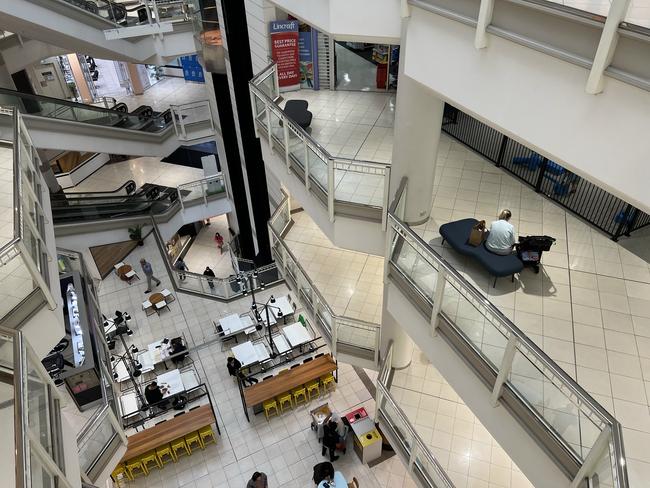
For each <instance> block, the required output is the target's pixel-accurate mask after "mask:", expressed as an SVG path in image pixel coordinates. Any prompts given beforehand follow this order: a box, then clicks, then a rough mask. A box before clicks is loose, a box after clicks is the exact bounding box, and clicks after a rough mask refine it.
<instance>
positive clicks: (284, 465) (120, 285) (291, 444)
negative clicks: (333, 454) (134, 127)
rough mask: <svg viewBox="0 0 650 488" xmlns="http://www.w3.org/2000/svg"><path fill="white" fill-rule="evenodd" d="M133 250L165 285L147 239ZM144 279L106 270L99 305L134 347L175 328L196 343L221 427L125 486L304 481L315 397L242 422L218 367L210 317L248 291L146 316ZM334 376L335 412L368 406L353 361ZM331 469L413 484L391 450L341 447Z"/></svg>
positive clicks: (293, 484) (222, 359) (311, 458)
mask: <svg viewBox="0 0 650 488" xmlns="http://www.w3.org/2000/svg"><path fill="white" fill-rule="evenodd" d="M141 256H146V257H147V259H149V260H150V262H151V263H152V265H153V268H154V271H155V272H156V273H157V274H158V277H159V278H160V279H161V280H162V284H161V286H160V288H163V287H167V288H171V282H170V280H169V278H168V277H167V276H166V275H164V271H163V269H164V268H163V266H162V258H161V257H160V255H159V254H158V252H157V249H156V247H155V243H154V242H153V241H152V240H151V238H147V239H146V240H145V245H144V246H143V247H140V248H138V249H136V250H135V251H134V252H133V253H132V254H131V255H130V256H129V257H128V258H127V261H128V262H132V263H137V262H138V260H139V258H140V257H141ZM145 286H146V284H145V283H143V281H140V282H136V284H134V285H131V286H129V285H127V284H125V283H124V282H122V281H120V280H118V279H117V278H116V277H115V276H114V275H109V276H108V277H107V278H106V279H105V280H104V281H103V282H102V283H101V285H100V287H99V296H100V303H101V306H102V309H103V310H105V311H106V312H107V313H112V312H113V311H114V310H116V309H117V310H126V311H128V312H129V313H130V314H131V315H132V317H133V323H132V324H131V327H132V329H133V330H134V335H133V336H131V337H130V338H129V340H130V342H133V343H135V344H136V345H138V346H142V345H145V344H148V343H149V342H151V341H152V340H154V339H159V338H160V337H163V336H167V337H169V336H171V335H172V334H179V333H182V334H184V335H185V337H186V339H187V341H188V343H189V345H190V347H195V346H201V348H200V349H199V350H198V351H192V353H191V356H192V357H194V359H195V365H196V369H197V371H198V373H199V375H200V377H201V379H202V381H204V382H207V383H208V385H209V387H210V391H211V396H212V401H213V403H214V406H215V410H216V413H217V418H218V421H219V425H220V427H221V430H222V434H221V436H220V437H219V439H218V443H217V445H216V446H215V445H212V446H208V447H206V449H205V451H198V452H194V453H193V454H192V456H191V457H184V458H181V459H180V460H179V461H178V462H177V463H175V464H167V465H165V468H164V469H163V470H154V471H153V472H152V473H151V474H150V475H149V476H148V477H143V478H137V479H136V480H135V481H134V482H132V483H129V486H146V487H156V488H158V487H162V488H167V487H170V488H171V487H174V488H175V487H184V488H195V487H196V488H198V487H215V488H216V487H230V488H241V487H243V486H245V485H246V482H247V480H248V479H249V478H250V476H251V474H252V473H253V472H254V471H256V470H258V471H264V472H266V473H267V474H268V476H269V486H272V487H280V486H281V487H283V488H284V487H287V488H305V487H307V486H312V485H313V483H312V482H311V475H312V467H313V466H314V465H315V464H316V463H318V462H321V461H323V460H324V458H323V457H322V456H321V454H320V445H319V444H318V442H317V441H316V438H315V436H314V434H313V432H311V430H310V428H309V423H310V419H309V414H308V410H309V409H310V408H314V406H317V405H319V404H320V403H319V402H312V404H311V405H309V406H300V407H298V408H297V409H295V410H294V411H292V412H287V413H285V414H283V415H282V416H280V417H272V418H271V419H270V420H269V421H267V420H266V419H265V418H264V416H263V415H258V416H254V415H251V422H250V423H248V422H247V421H246V418H245V416H244V413H243V411H242V406H241V400H240V398H239V392H238V389H237V386H236V384H235V383H234V382H233V381H232V379H231V378H230V377H229V376H228V372H227V370H226V356H227V354H228V352H229V351H228V350H225V351H222V350H221V349H222V346H221V343H220V342H212V341H214V339H215V333H214V328H213V325H212V320H217V319H218V318H220V317H223V316H225V315H228V314H230V313H235V312H239V313H241V312H244V311H245V310H246V309H248V308H249V307H250V297H248V298H242V299H240V300H237V301H235V302H230V303H221V302H217V301H212V300H206V299H202V298H199V297H194V296H187V295H183V294H178V295H177V296H176V298H177V300H176V301H175V302H172V303H171V305H170V308H171V310H170V311H164V312H162V313H161V314H160V316H158V315H152V316H150V317H146V316H145V314H144V313H143V312H142V310H141V302H142V300H143V299H144V297H145V294H144V288H145ZM286 291H287V289H286V287H285V286H284V285H282V286H279V287H273V288H271V289H267V290H265V291H262V292H260V293H259V297H258V298H259V299H261V300H263V299H265V298H266V297H268V295H270V294H271V293H273V294H276V295H278V294H283V293H286ZM256 295H257V294H256ZM197 358H198V359H199V360H197ZM339 375H340V376H339V383H338V386H337V389H336V391H334V392H332V393H329V394H327V396H325V397H324V398H323V399H322V402H329V403H330V405H331V406H333V408H335V409H336V410H338V411H341V412H344V411H348V410H351V409H353V408H356V407H358V406H364V407H365V408H366V409H368V410H369V411H374V400H373V399H372V398H371V395H370V393H369V392H368V391H367V389H366V388H365V386H364V385H363V383H362V382H361V380H360V379H359V377H358V375H357V373H356V372H355V371H354V370H353V368H352V367H351V366H349V365H346V364H341V363H339ZM335 468H336V469H338V470H340V471H342V472H343V473H344V475H345V476H346V477H347V478H348V479H351V478H352V477H353V476H355V477H356V478H357V479H358V480H359V482H360V484H361V486H391V487H393V486H400V487H401V486H403V487H407V488H410V487H414V486H415V484H414V483H413V482H412V480H411V479H410V477H408V475H407V474H406V471H405V469H404V466H403V465H402V464H401V462H400V461H399V459H398V458H397V457H393V458H392V459H390V460H389V461H387V462H384V463H381V464H379V465H377V466H375V467H373V468H372V469H370V468H368V466H366V465H362V464H361V463H360V461H359V460H358V458H357V456H356V455H355V454H354V453H353V452H352V449H349V450H348V454H347V455H346V456H343V457H341V458H340V460H338V461H336V462H335ZM389 481H390V484H388V483H389Z"/></svg>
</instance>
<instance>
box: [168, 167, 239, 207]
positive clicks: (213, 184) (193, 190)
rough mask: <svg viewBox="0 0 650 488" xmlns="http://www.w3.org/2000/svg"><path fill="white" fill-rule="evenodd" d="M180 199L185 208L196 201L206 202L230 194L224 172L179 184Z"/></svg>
mask: <svg viewBox="0 0 650 488" xmlns="http://www.w3.org/2000/svg"><path fill="white" fill-rule="evenodd" d="M177 191H178V200H179V201H180V202H181V205H182V206H183V208H185V206H191V205H194V204H196V203H204V204H206V205H207V203H208V201H210V200H214V199H215V198H221V197H226V196H228V194H227V191H226V183H225V180H224V177H223V175H222V174H217V175H214V176H208V177H205V178H202V179H200V180H196V181H191V182H189V183H183V184H182V185H178V187H177Z"/></svg>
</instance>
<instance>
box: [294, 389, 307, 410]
mask: <svg viewBox="0 0 650 488" xmlns="http://www.w3.org/2000/svg"><path fill="white" fill-rule="evenodd" d="M291 393H292V394H293V403H294V404H295V405H296V406H297V405H298V404H299V403H301V402H304V403H307V402H308V401H309V400H308V399H307V389H306V388H305V387H304V386H302V387H300V388H294V389H293V390H291Z"/></svg>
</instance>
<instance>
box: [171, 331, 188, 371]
mask: <svg viewBox="0 0 650 488" xmlns="http://www.w3.org/2000/svg"><path fill="white" fill-rule="evenodd" d="M186 351H187V347H186V346H185V344H183V339H182V338H180V337H175V338H174V339H172V340H171V344H170V348H169V355H170V356H171V357H172V361H173V362H174V364H175V365H177V366H178V364H179V363H182V362H183V360H184V359H185V358H186V357H187V356H189V354H188V353H187V352H186ZM183 352H185V353H184V354H183Z"/></svg>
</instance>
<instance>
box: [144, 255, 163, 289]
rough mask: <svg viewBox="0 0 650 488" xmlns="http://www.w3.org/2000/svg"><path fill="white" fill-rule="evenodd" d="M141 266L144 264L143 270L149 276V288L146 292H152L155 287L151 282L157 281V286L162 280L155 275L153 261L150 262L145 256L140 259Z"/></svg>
mask: <svg viewBox="0 0 650 488" xmlns="http://www.w3.org/2000/svg"><path fill="white" fill-rule="evenodd" d="M140 266H142V272H143V273H144V275H145V276H146V277H147V289H146V290H145V291H144V292H145V293H151V289H152V288H153V287H152V286H151V282H152V281H155V282H156V286H158V285H160V280H159V279H158V278H156V277H155V276H154V275H153V268H152V267H151V263H150V262H148V261H147V260H146V259H145V258H142V259H141V260H140Z"/></svg>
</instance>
